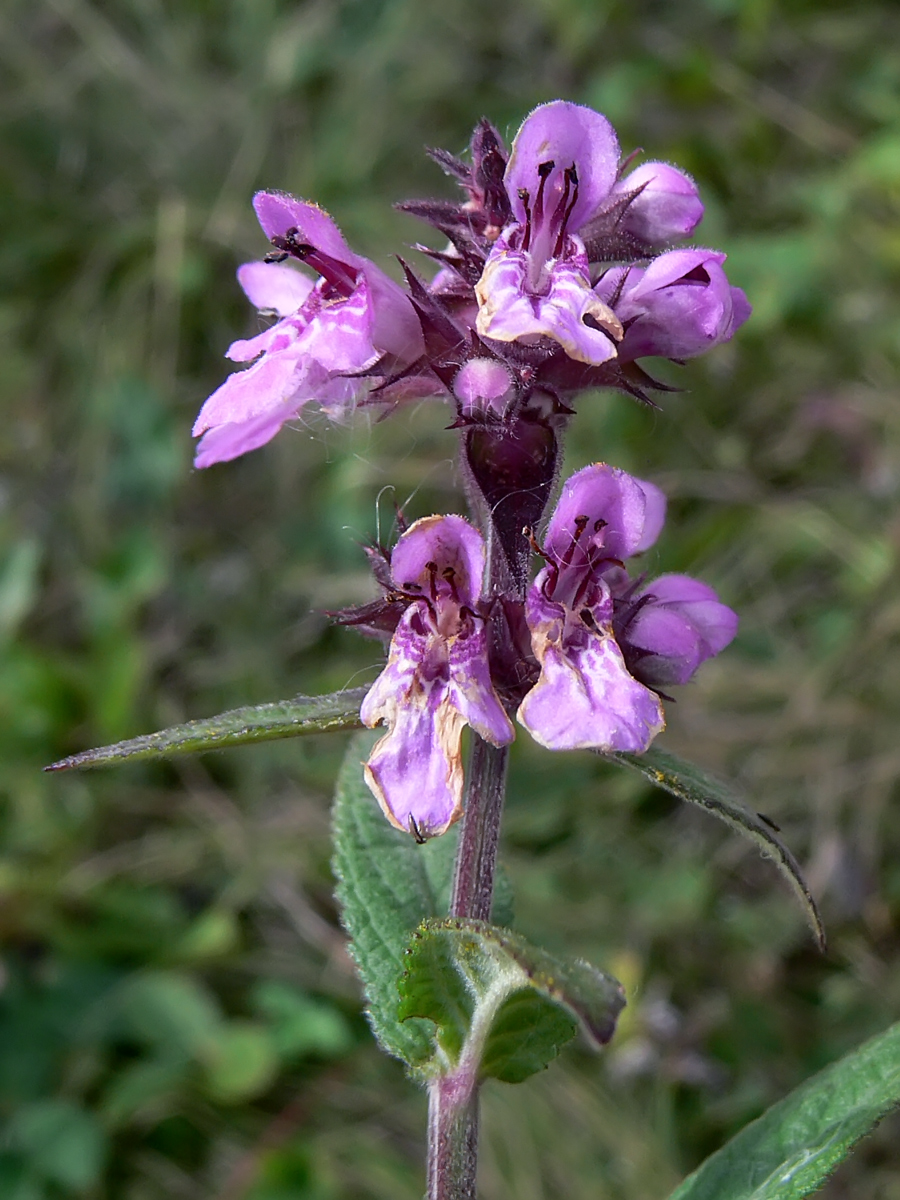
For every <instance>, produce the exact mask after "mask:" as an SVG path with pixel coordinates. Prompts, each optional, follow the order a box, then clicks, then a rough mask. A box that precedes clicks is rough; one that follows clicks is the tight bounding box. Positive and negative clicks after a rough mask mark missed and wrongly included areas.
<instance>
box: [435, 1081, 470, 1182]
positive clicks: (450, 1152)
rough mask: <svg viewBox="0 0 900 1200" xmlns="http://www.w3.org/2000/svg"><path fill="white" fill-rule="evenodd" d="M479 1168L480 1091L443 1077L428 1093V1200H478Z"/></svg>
mask: <svg viewBox="0 0 900 1200" xmlns="http://www.w3.org/2000/svg"><path fill="white" fill-rule="evenodd" d="M477 1166H478V1090H477V1088H471V1089H463V1090H461V1089H460V1086H459V1081H458V1080H457V1079H456V1078H454V1077H453V1076H447V1075H441V1076H439V1077H438V1078H437V1079H435V1080H434V1081H433V1082H432V1084H431V1088H430V1091H429V1093H428V1200H475V1175H476V1168H477Z"/></svg>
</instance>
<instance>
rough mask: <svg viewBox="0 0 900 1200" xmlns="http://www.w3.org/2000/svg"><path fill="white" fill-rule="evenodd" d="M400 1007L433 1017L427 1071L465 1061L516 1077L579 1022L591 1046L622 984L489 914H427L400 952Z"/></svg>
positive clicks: (608, 1021) (612, 1016)
mask: <svg viewBox="0 0 900 1200" xmlns="http://www.w3.org/2000/svg"><path fill="white" fill-rule="evenodd" d="M405 968H406V969H405V971H404V973H403V977H402V978H401V980H400V985H399V986H400V997H401V1003H400V1016H401V1017H402V1018H415V1017H424V1018H427V1019H428V1020H429V1021H433V1022H434V1024H435V1026H436V1033H435V1046H434V1049H433V1054H432V1056H431V1060H430V1062H428V1063H423V1064H421V1068H420V1069H421V1071H422V1074H424V1075H425V1076H426V1077H428V1076H431V1075H434V1074H438V1073H440V1074H445V1073H447V1065H448V1063H449V1064H451V1065H452V1066H453V1067H455V1066H457V1065H460V1064H461V1063H463V1062H469V1063H473V1064H476V1065H477V1070H478V1073H479V1075H480V1076H482V1077H492V1078H494V1079H501V1080H503V1081H504V1082H506V1083H520V1082H521V1081H522V1080H524V1079H527V1078H528V1077H529V1076H530V1075H534V1074H535V1073H536V1072H538V1071H542V1070H543V1069H544V1068H545V1067H546V1066H547V1065H548V1064H549V1063H550V1062H552V1060H553V1059H554V1058H556V1056H557V1055H558V1054H559V1052H560V1050H561V1049H562V1047H563V1046H564V1045H565V1044H566V1042H568V1041H571V1039H572V1038H573V1037H574V1036H575V1032H576V1029H577V1027H578V1024H580V1025H581V1026H582V1028H583V1029H584V1031H585V1033H586V1034H587V1035H588V1037H589V1038H590V1040H591V1041H592V1042H593V1043H594V1044H595V1045H597V1046H602V1045H605V1044H606V1043H607V1042H608V1041H609V1040H610V1038H611V1037H612V1035H613V1032H614V1031H615V1028H616V1020H617V1018H618V1016H619V1013H620V1012H621V1010H622V1008H623V1007H624V1005H625V992H624V989H623V988H622V985H621V984H620V983H619V982H618V981H617V980H615V979H613V978H612V976H611V975H606V974H605V973H604V972H603V971H600V970H598V969H597V968H596V967H592V966H591V965H590V963H587V962H585V961H584V960H583V959H559V958H555V957H554V956H553V955H551V954H548V953H547V952H546V951H545V950H540V949H538V947H536V946H532V945H530V944H529V943H528V942H527V941H526V940H525V939H524V938H523V937H520V936H519V935H518V934H516V933H511V932H510V931H509V930H508V929H498V928H497V927H496V926H495V925H489V924H488V923H487V922H486V921H470V920H463V919H461V918H450V919H449V920H445V921H425V922H423V924H422V925H420V926H419V928H418V929H417V930H416V932H415V934H414V935H413V940H412V943H411V945H410V948H409V950H408V951H407V955H406V961H405Z"/></svg>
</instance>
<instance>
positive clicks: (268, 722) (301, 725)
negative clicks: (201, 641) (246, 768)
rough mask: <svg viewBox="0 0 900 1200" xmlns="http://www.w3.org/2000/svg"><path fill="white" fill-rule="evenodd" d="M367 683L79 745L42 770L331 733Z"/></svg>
mask: <svg viewBox="0 0 900 1200" xmlns="http://www.w3.org/2000/svg"><path fill="white" fill-rule="evenodd" d="M367 690H368V689H367V688H347V689H346V690H345V691H342V692H333V693H331V694H330V695H328V696H295V697H294V699H293V700H277V701H275V702H274V703H272V704H253V705H250V706H248V707H247V708H233V709H231V711H230V712H224V713H219V715H218V716H217V717H205V718H203V719H202V720H199V721H187V722H186V723H185V724H184V725H173V726H172V727H171V729H162V730H160V731H159V732H158V733H147V734H143V735H142V736H141V737H136V738H129V739H128V741H125V742H116V743H115V745H113V746H100V747H98V748H97V749H96V750H82V751H81V753H80V754H72V755H70V756H69V757H68V758H62V759H60V760H59V762H55V763H51V764H50V765H49V766H47V767H45V768H44V770H45V771H69V770H71V769H72V768H74V767H79V768H82V769H83V768H86V767H105V766H109V765H110V764H111V763H121V762H140V761H142V760H144V759H148V758H168V757H171V756H172V755H175V754H197V753H198V752H200V751H204V750H222V749H224V748H225V747H227V746H245V745H247V744H248V743H251V742H271V741H274V740H276V739H277V738H289V737H299V736H300V735H301V734H305V733H333V732H335V731H337V730H342V729H358V728H359V726H360V719H359V706H360V705H361V704H362V702H363V700H364V699H365V695H366V692H367Z"/></svg>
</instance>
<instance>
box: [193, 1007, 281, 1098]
mask: <svg viewBox="0 0 900 1200" xmlns="http://www.w3.org/2000/svg"><path fill="white" fill-rule="evenodd" d="M204 1067H205V1071H204V1077H205V1083H206V1090H207V1091H208V1092H209V1094H210V1095H211V1096H212V1097H213V1099H215V1100H218V1101H219V1102H220V1103H224V1104H236V1103H238V1102H240V1101H242V1100H248V1099H250V1098H251V1097H253V1096H258V1095H259V1094H260V1093H261V1092H264V1091H265V1090H266V1088H267V1087H268V1086H269V1085H270V1084H271V1082H272V1080H273V1079H274V1078H275V1075H276V1073H277V1071H278V1054H277V1052H276V1050H275V1046H274V1045H273V1043H272V1038H271V1036H270V1034H269V1031H268V1030H267V1029H266V1028H264V1026H262V1025H259V1024H257V1023H255V1022H253V1021H229V1022H228V1023H227V1024H226V1025H223V1026H220V1028H219V1029H218V1031H217V1032H216V1034H215V1037H214V1038H213V1039H212V1040H211V1042H210V1044H209V1045H208V1047H207V1048H206V1052H205V1062H204Z"/></svg>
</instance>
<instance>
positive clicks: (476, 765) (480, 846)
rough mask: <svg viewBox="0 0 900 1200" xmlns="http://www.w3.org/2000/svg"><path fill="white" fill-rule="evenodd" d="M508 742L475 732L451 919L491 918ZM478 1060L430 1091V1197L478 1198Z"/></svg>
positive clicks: (445, 1077)
mask: <svg viewBox="0 0 900 1200" xmlns="http://www.w3.org/2000/svg"><path fill="white" fill-rule="evenodd" d="M508 757H509V754H508V748H507V747H506V746H500V747H497V746H491V745H490V744H489V743H488V742H486V741H484V740H483V739H482V738H480V737H478V736H477V735H473V740H472V750H471V754H470V756H469V769H468V772H467V775H466V798H465V808H464V816H463V819H462V829H461V830H460V835H459V845H458V847H457V851H456V871H455V874H454V878H453V893H452V896H451V898H450V915H451V917H473V918H475V919H476V920H479V921H488V920H490V916H491V902H492V900H493V897H494V871H495V869H496V866H497V842H498V840H499V836H500V817H501V814H502V812H503V798H504V794H505V792H506V764H507V760H508ZM477 1069H478V1063H477V1062H475V1063H463V1062H460V1063H459V1064H458V1066H457V1068H456V1070H454V1071H452V1072H451V1073H450V1074H449V1075H439V1076H438V1077H437V1078H436V1079H434V1080H433V1081H432V1083H431V1087H430V1091H429V1093H428V1200H475V1174H476V1167H477V1163H478V1079H477Z"/></svg>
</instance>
